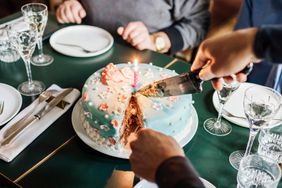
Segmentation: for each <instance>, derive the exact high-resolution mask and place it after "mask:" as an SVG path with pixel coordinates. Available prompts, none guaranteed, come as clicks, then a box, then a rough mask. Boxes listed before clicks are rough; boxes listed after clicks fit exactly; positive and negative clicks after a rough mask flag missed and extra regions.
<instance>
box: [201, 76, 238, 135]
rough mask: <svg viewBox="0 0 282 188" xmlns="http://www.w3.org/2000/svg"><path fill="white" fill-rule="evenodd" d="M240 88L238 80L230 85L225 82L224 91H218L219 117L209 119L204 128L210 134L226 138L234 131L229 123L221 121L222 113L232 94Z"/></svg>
mask: <svg viewBox="0 0 282 188" xmlns="http://www.w3.org/2000/svg"><path fill="white" fill-rule="evenodd" d="M233 79H235V76H234V77H233ZM222 81H223V80H222ZM239 86H240V83H239V82H238V81H236V80H234V81H233V82H231V83H229V84H228V83H225V82H224V81H223V88H222V90H220V91H217V95H218V98H219V110H218V117H217V118H209V119H207V120H206V121H205V122H204V128H205V130H206V131H207V132H209V133H210V134H212V135H215V136H226V135H228V134H229V133H230V132H231V130H232V127H231V125H230V124H229V123H228V122H227V121H225V120H222V119H221V117H222V111H223V107H224V104H225V103H226V101H228V99H229V98H230V96H231V95H232V93H233V92H234V91H235V90H236V89H238V87H239Z"/></svg>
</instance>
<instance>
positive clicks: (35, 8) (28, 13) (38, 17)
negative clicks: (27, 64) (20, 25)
mask: <svg viewBox="0 0 282 188" xmlns="http://www.w3.org/2000/svg"><path fill="white" fill-rule="evenodd" d="M21 10H22V13H23V15H24V19H25V21H26V22H27V23H29V24H32V25H35V27H36V30H37V46H38V50H39V54H38V55H36V56H34V57H33V58H32V61H31V63H32V64H33V65H36V66H46V65H49V64H51V63H52V62H53V61H54V58H53V57H52V56H50V55H47V54H44V53H43V45H42V36H43V32H44V29H45V27H46V24H47V20H48V9H47V6H46V5H44V4H42V3H29V4H26V5H24V6H22V8H21Z"/></svg>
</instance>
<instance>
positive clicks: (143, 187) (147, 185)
mask: <svg viewBox="0 0 282 188" xmlns="http://www.w3.org/2000/svg"><path fill="white" fill-rule="evenodd" d="M200 180H201V181H202V183H203V184H204V186H205V188H216V187H215V186H214V185H213V184H211V183H210V182H209V181H207V180H205V179H204V178H201V177H200ZM157 187H158V186H157V185H156V184H155V183H151V182H148V181H147V180H144V179H143V180H141V181H139V182H138V183H137V184H136V185H135V186H134V188H157Z"/></svg>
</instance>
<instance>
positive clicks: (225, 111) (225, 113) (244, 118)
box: [222, 109, 282, 121]
mask: <svg viewBox="0 0 282 188" xmlns="http://www.w3.org/2000/svg"><path fill="white" fill-rule="evenodd" d="M222 114H224V115H226V116H228V117H234V118H238V119H243V120H247V118H246V117H242V116H237V115H234V114H232V113H230V112H228V111H227V110H225V109H223V110H222ZM272 120H274V121H282V119H280V118H275V119H272Z"/></svg>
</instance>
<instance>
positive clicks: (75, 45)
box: [56, 42, 99, 53]
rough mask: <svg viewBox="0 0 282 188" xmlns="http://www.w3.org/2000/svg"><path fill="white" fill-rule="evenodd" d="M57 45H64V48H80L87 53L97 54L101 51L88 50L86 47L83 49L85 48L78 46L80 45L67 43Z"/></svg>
mask: <svg viewBox="0 0 282 188" xmlns="http://www.w3.org/2000/svg"><path fill="white" fill-rule="evenodd" d="M56 43H57V44H59V45H63V46H69V47H78V48H80V49H81V50H82V51H83V52H85V53H95V52H98V51H99V50H96V49H89V48H88V49H87V48H86V47H83V46H81V45H78V44H67V43H62V42H56Z"/></svg>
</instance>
